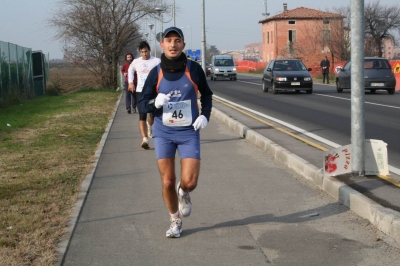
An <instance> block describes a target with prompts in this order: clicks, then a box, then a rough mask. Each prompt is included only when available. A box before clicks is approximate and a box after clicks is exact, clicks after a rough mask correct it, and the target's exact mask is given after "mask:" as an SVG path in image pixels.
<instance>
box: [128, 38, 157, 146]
mask: <svg viewBox="0 0 400 266" xmlns="http://www.w3.org/2000/svg"><path fill="white" fill-rule="evenodd" d="M138 48H139V52H140V55H141V57H139V58H136V59H135V60H133V62H132V63H131V65H130V66H129V69H128V81H129V90H132V91H134V92H135V94H136V99H140V94H141V93H142V89H143V85H144V82H145V81H146V78H147V76H148V75H149V72H150V70H151V69H152V68H153V67H155V66H157V65H158V64H159V63H160V59H159V58H156V57H153V56H150V51H151V50H150V45H149V44H148V43H147V42H146V41H142V42H140V43H139V47H138ZM135 71H136V73H137V86H136V88H135V86H134V84H133V75H134V72H135ZM149 113H152V112H151V111H150V112H149ZM146 120H147V112H141V110H140V109H139V129H140V134H141V135H142V138H143V139H142V148H143V149H146V150H147V149H149V148H150V146H149V139H148V137H149V135H148V132H149V131H150V132H151V129H150V130H148V129H149V128H148V125H147V123H146ZM153 122H154V120H153V116H152V114H149V127H150V128H151V126H152V125H153Z"/></svg>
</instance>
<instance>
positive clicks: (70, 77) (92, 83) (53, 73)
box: [50, 67, 98, 93]
mask: <svg viewBox="0 0 400 266" xmlns="http://www.w3.org/2000/svg"><path fill="white" fill-rule="evenodd" d="M55 80H57V81H58V82H59V83H60V85H61V87H62V88H63V90H62V92H63V93H70V92H74V91H77V90H79V89H82V88H87V87H92V88H96V87H98V84H97V83H96V79H95V78H94V76H93V75H92V73H91V72H90V71H89V70H87V69H84V68H68V67H57V68H51V70H50V81H55Z"/></svg>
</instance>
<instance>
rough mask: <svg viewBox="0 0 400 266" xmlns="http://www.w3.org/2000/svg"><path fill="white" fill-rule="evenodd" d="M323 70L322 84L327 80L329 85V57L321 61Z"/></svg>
mask: <svg viewBox="0 0 400 266" xmlns="http://www.w3.org/2000/svg"><path fill="white" fill-rule="evenodd" d="M320 66H321V70H322V83H325V79H326V83H327V84H329V68H330V66H331V63H330V62H329V60H328V57H327V56H325V59H324V60H322V61H321V64H320Z"/></svg>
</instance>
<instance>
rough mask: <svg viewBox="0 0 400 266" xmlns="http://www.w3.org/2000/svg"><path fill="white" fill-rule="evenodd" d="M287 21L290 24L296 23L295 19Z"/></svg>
mask: <svg viewBox="0 0 400 266" xmlns="http://www.w3.org/2000/svg"><path fill="white" fill-rule="evenodd" d="M288 22H289V24H291V25H294V24H296V21H295V20H289V21H288Z"/></svg>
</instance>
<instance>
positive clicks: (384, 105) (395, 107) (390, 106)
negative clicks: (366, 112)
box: [314, 93, 400, 109]
mask: <svg viewBox="0 0 400 266" xmlns="http://www.w3.org/2000/svg"><path fill="white" fill-rule="evenodd" d="M314 94H315V95H319V96H323V97H330V98H336V99H341V100H347V101H351V99H347V98H342V97H337V96H331V95H325V94H319V93H314ZM365 103H367V104H372V105H377V106H383V107H389V108H394V109H400V107H397V106H392V105H386V104H380V103H371V102H365Z"/></svg>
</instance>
